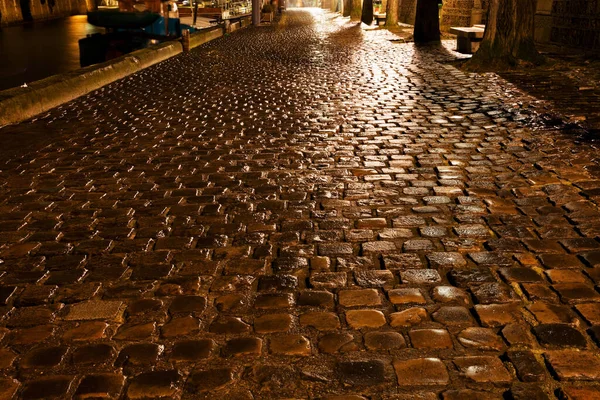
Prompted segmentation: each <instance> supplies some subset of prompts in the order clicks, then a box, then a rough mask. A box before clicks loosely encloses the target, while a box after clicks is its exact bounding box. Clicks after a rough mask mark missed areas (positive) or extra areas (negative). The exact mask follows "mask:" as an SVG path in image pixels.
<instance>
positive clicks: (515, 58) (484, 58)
mask: <svg viewBox="0 0 600 400" xmlns="http://www.w3.org/2000/svg"><path fill="white" fill-rule="evenodd" d="M536 5H537V0H491V1H490V5H489V10H488V20H487V25H486V28H485V33H484V35H483V41H482V42H481V45H480V46H479V50H478V51H477V53H475V55H474V56H473V58H472V59H471V60H470V61H469V62H468V64H467V67H468V68H470V69H482V68H486V67H489V68H493V69H497V68H502V67H507V66H508V67H510V66H515V65H517V64H518V63H519V62H520V61H526V62H532V63H535V64H539V63H541V62H543V57H542V56H541V55H540V54H539V53H538V51H537V50H536V48H535V42H534V33H535V26H534V18H535V10H536Z"/></svg>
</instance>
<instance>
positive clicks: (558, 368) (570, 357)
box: [544, 350, 600, 381]
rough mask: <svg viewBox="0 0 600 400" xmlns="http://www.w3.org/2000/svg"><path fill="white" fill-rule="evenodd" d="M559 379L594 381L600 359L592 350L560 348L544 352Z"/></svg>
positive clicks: (597, 374) (599, 375) (598, 371)
mask: <svg viewBox="0 0 600 400" xmlns="http://www.w3.org/2000/svg"><path fill="white" fill-rule="evenodd" d="M544 357H545V358H546V360H547V362H548V363H549V364H550V367H551V368H552V371H553V373H554V374H555V375H556V376H557V377H558V379H559V380H560V381H594V380H597V379H599V377H600V359H598V356H597V355H596V354H595V353H594V352H590V351H577V350H562V351H553V352H547V353H544Z"/></svg>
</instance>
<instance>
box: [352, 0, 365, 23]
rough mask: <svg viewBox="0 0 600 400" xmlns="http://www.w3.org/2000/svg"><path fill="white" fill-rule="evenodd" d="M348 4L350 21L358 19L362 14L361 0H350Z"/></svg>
mask: <svg viewBox="0 0 600 400" xmlns="http://www.w3.org/2000/svg"><path fill="white" fill-rule="evenodd" d="M351 2H352V3H351V6H350V20H352V21H360V17H361V16H362V1H361V0H351Z"/></svg>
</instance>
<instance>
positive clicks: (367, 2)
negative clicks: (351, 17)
mask: <svg viewBox="0 0 600 400" xmlns="http://www.w3.org/2000/svg"><path fill="white" fill-rule="evenodd" d="M360 20H361V21H362V22H363V23H365V24H367V25H371V24H372V23H373V0H363V6H362V16H361V18H360Z"/></svg>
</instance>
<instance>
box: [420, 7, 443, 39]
mask: <svg viewBox="0 0 600 400" xmlns="http://www.w3.org/2000/svg"><path fill="white" fill-rule="evenodd" d="M414 37H415V43H427V42H439V41H440V17H439V7H438V0H418V1H417V16H416V18H415V31H414Z"/></svg>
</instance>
